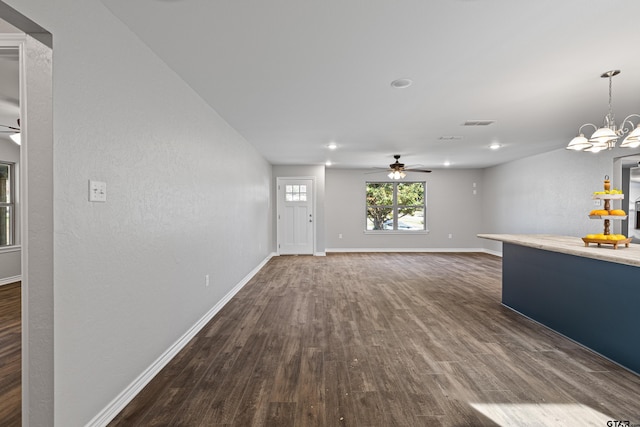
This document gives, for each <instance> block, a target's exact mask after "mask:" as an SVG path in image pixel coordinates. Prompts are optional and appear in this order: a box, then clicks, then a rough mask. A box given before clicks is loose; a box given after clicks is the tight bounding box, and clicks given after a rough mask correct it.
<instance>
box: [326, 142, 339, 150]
mask: <svg viewBox="0 0 640 427" xmlns="http://www.w3.org/2000/svg"><path fill="white" fill-rule="evenodd" d="M327 148H328V149H329V150H335V149H336V148H338V146H337V145H336V143H335V142H330V143H329V144H328V145H327Z"/></svg>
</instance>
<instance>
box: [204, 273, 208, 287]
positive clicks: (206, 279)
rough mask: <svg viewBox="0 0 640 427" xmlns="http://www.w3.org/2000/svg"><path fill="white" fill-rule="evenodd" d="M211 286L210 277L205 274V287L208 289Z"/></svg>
mask: <svg viewBox="0 0 640 427" xmlns="http://www.w3.org/2000/svg"><path fill="white" fill-rule="evenodd" d="M208 286H209V275H208V274H205V275H204V287H205V288H206V287H208Z"/></svg>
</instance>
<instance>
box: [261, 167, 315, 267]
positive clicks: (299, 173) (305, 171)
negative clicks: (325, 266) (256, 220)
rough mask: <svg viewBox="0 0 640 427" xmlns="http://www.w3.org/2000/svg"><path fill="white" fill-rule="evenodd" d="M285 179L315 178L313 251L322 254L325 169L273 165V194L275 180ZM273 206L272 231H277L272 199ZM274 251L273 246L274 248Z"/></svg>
mask: <svg viewBox="0 0 640 427" xmlns="http://www.w3.org/2000/svg"><path fill="white" fill-rule="evenodd" d="M286 177H289V178H290V177H314V178H315V186H316V188H315V203H316V206H315V208H316V220H315V230H316V241H315V249H314V252H315V253H316V254H324V253H325V248H326V243H325V167H324V165H322V166H317V165H307V166H283V165H279V166H277V165H274V166H273V189H272V191H273V194H274V195H275V194H276V193H277V192H276V188H275V186H276V179H277V178H286ZM273 204H274V206H273V212H272V214H273V230H277V223H276V209H277V206H276V202H275V199H274V203H273ZM274 251H275V246H274Z"/></svg>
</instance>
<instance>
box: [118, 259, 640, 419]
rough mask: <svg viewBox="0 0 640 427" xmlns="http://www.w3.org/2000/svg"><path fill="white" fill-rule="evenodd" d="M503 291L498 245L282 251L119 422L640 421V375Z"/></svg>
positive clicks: (171, 363)
mask: <svg viewBox="0 0 640 427" xmlns="http://www.w3.org/2000/svg"><path fill="white" fill-rule="evenodd" d="M500 287H501V259H500V258H497V257H493V256H490V255H484V254H436V253H421V254H381V253H372V254H335V255H329V256H327V257H302V256H301V257H275V258H273V259H272V260H271V261H269V263H268V264H267V265H266V266H265V267H264V268H263V269H262V270H261V271H260V272H259V273H258V274H257V275H256V276H255V277H254V278H253V279H252V280H251V282H250V283H249V284H247V285H246V286H245V287H244V288H243V289H242V290H241V291H240V292H239V293H238V295H236V297H234V298H233V299H232V300H231V301H230V302H229V303H228V304H227V305H226V306H225V307H224V308H223V309H222V310H221V311H220V313H218V315H217V316H216V317H215V318H214V319H213V320H212V321H211V322H210V323H209V324H208V325H207V326H206V327H205V328H204V329H203V330H202V331H201V332H200V333H199V334H198V335H197V336H196V337H195V338H194V339H193V340H192V341H191V342H190V343H189V344H188V346H187V347H186V348H185V349H184V350H183V351H181V352H180V353H179V354H178V355H177V356H176V358H175V359H174V360H172V361H171V362H170V363H169V364H168V365H167V366H166V368H165V369H164V370H163V371H162V372H160V373H159V374H158V375H157V377H156V378H154V379H153V380H152V381H151V382H150V383H149V384H148V385H147V387H146V388H145V389H144V390H143V391H142V392H141V393H140V394H139V395H138V396H137V397H136V398H134V400H133V401H132V402H131V403H130V404H129V405H128V406H127V407H126V408H125V409H124V410H123V411H122V412H121V413H120V414H119V415H118V416H117V417H116V418H115V419H114V420H113V422H112V423H111V424H110V425H111V426H152V425H158V426H163V425H171V426H210V427H215V426H294V425H295V426H307V425H313V426H384V427H387V426H412V427H413V426H495V425H502V426H513V425H516V426H518V425H530V426H544V425H553V426H559V425H563V426H569V425H571V426H573V425H576V426H578V425H580V426H585V425H595V426H606V425H607V423H606V420H629V421H630V422H631V425H633V423H640V377H638V376H637V375H635V374H633V373H630V372H628V371H626V370H624V369H622V368H620V367H618V366H617V365H615V364H613V363H611V362H609V361H607V360H605V359H604V358H602V357H600V356H598V355H596V354H593V353H591V352H590V351H588V350H586V349H584V348H582V347H580V346H579V345H577V344H575V343H573V342H571V341H569V340H567V339H565V338H563V337H561V336H559V335H557V334H555V333H554V332H551V331H549V330H547V329H545V328H544V327H541V326H540V325H538V324H536V323H534V322H531V321H529V320H527V319H526V318H524V317H522V316H520V315H518V314H516V313H513V312H512V311H510V310H508V309H506V308H504V307H503V306H501V305H500ZM563 417H564V418H563Z"/></svg>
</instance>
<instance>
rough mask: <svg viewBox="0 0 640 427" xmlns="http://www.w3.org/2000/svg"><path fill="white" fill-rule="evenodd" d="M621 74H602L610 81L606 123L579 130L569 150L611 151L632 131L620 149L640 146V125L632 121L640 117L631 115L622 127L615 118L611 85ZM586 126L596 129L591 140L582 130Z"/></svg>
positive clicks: (616, 72)
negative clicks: (621, 138)
mask: <svg viewBox="0 0 640 427" xmlns="http://www.w3.org/2000/svg"><path fill="white" fill-rule="evenodd" d="M618 74H620V70H612V71H607V72H606V73H604V74H602V75H601V76H600V77H602V78H608V79H609V112H608V113H607V115H606V116H605V117H604V123H603V125H602V127H600V128H598V127H597V126H596V125H594V124H593V123H585V124H583V125H582V126H580V128H579V129H578V136H576V137H575V138H573V139H572V140H571V141H570V142H569V145H567V150H574V151H589V152H592V153H597V152H599V151H602V150H610V149H612V148H613V147H615V146H616V142H617V141H618V138H620V137H622V136H623V135H625V134H626V133H627V132H629V131H631V129H633V131H631V133H629V135H627V137H626V138H625V139H624V140H623V141H622V142H621V143H620V147H624V148H636V147H639V146H640V123H638V125H637V126H636V125H635V124H634V123H633V122H632V121H631V119H632V118H638V119H640V115H638V114H630V115H628V116H627V117H625V119H624V120H623V121H622V123H621V125H620V126H618V125H616V121H615V117H614V116H613V112H612V109H611V83H612V79H613V76H616V75H618ZM585 126H591V127H593V129H594V132H593V134H591V136H590V137H589V138H587V137H585V136H584V133H582V128H584V127H585Z"/></svg>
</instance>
